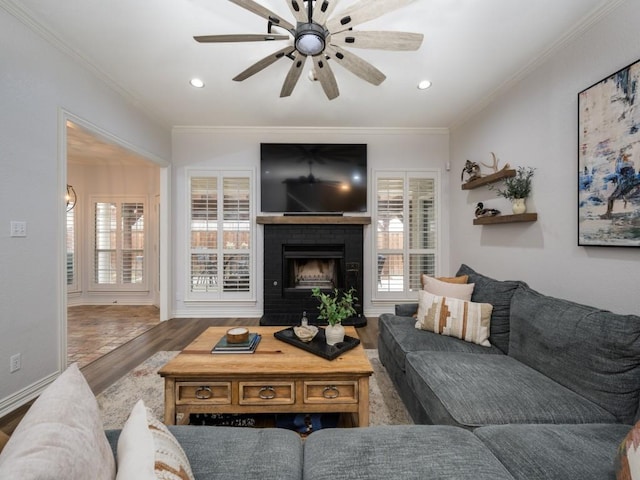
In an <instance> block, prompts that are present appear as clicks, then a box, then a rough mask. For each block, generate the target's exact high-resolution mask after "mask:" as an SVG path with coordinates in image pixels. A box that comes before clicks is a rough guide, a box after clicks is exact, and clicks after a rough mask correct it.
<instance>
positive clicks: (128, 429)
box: [116, 400, 194, 480]
mask: <svg viewBox="0 0 640 480" xmlns="http://www.w3.org/2000/svg"><path fill="white" fill-rule="evenodd" d="M147 479H148V480H194V477H193V473H192V472H191V466H190V465H189V460H188V459H187V455H186V454H185V453H184V450H183V449H182V447H181V446H180V444H179V443H178V440H176V438H175V437H174V436H173V435H172V434H171V432H170V431H169V429H167V427H166V425H164V424H163V423H161V422H160V421H159V420H158V419H156V418H155V417H154V415H153V413H151V410H149V409H147V408H146V407H145V405H144V402H143V401H142V400H138V403H136V404H135V406H134V407H133V410H131V414H130V415H129V418H128V419H127V421H126V423H125V424H124V427H123V428H122V432H121V433H120V438H119V439H118V474H117V476H116V480H147Z"/></svg>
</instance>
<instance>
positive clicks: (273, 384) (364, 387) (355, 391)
mask: <svg viewBox="0 0 640 480" xmlns="http://www.w3.org/2000/svg"><path fill="white" fill-rule="evenodd" d="M229 328H230V327H210V328H208V329H207V330H206V331H205V332H204V333H203V334H202V335H200V336H199V337H198V338H197V339H195V340H194V341H193V343H191V344H190V345H188V346H187V348H185V349H184V350H183V351H182V352H181V353H180V354H178V356H176V357H175V358H174V359H173V360H171V361H169V362H168V363H167V364H166V365H165V366H164V367H162V368H161V369H160V371H159V372H158V373H159V374H160V375H161V376H162V377H164V382H165V393H164V423H166V424H167V425H173V424H187V423H189V415H190V414H192V413H232V414H234V413H241V414H247V413H249V414H251V413H254V414H262V413H269V414H273V413H326V412H339V413H344V414H349V416H350V417H351V418H350V420H351V422H347V423H350V424H351V425H353V426H361V427H364V426H368V425H369V376H371V374H372V373H373V370H372V368H371V364H370V363H369V359H368V358H367V356H366V354H365V352H364V349H363V348H362V345H357V346H356V347H355V348H353V349H351V350H349V351H347V352H345V353H344V354H342V355H341V356H339V357H337V358H336V359H334V360H325V359H324V358H322V357H319V356H317V355H314V354H313V353H310V352H307V351H305V350H302V349H300V348H298V347H295V346H293V345H290V344H288V343H285V342H282V341H280V340H278V339H276V338H274V336H273V334H274V333H275V332H277V331H278V330H282V329H283V328H285V327H249V330H250V331H252V332H257V333H259V334H261V335H262V340H261V342H260V344H259V345H258V348H257V350H256V351H255V353H252V354H215V355H214V354H212V353H211V348H212V347H213V346H214V345H215V344H216V342H217V341H218V340H219V339H220V338H222V337H223V336H224V335H225V333H226V331H227V330H228V329H229ZM345 330H346V334H347V335H348V336H350V337H357V336H358V334H357V333H356V329H355V328H354V327H345Z"/></svg>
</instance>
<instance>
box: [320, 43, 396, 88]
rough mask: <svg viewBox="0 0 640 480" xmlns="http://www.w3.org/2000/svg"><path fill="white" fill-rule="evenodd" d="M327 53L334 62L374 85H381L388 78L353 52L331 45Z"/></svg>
mask: <svg viewBox="0 0 640 480" xmlns="http://www.w3.org/2000/svg"><path fill="white" fill-rule="evenodd" d="M325 52H326V53H327V55H329V56H330V57H331V59H332V60H335V61H336V63H339V64H340V65H342V66H343V67H344V68H346V69H347V70H349V71H350V72H351V73H353V74H354V75H357V76H358V77H360V78H361V79H363V80H365V81H367V82H369V83H371V84H373V85H380V84H381V83H382V82H384V80H385V79H386V78H387V77H386V75H385V74H384V73H382V72H381V71H380V70H378V69H377V68H376V67H374V66H373V65H371V64H370V63H369V62H367V61H365V60H363V59H362V58H360V57H358V56H357V55H354V54H353V53H351V52H347V51H346V50H343V49H341V48H340V47H337V46H335V45H329V46H327V48H326V50H325Z"/></svg>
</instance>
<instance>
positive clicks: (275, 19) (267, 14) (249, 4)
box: [229, 0, 295, 30]
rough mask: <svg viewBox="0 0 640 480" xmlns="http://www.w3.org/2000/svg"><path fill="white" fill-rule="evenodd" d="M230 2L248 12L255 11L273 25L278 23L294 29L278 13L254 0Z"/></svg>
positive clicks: (232, 0)
mask: <svg viewBox="0 0 640 480" xmlns="http://www.w3.org/2000/svg"><path fill="white" fill-rule="evenodd" d="M229 1H230V2H231V3H235V4H236V5H238V6H239V7H242V8H244V9H246V10H249V11H250V12H253V13H255V14H256V15H258V16H260V17H262V18H266V19H267V20H269V21H270V22H272V23H273V24H274V25H278V26H280V27H282V28H286V29H287V30H295V27H294V26H293V25H292V24H291V23H289V22H288V21H286V20H285V19H284V18H282V17H281V16H280V15H278V14H276V13H274V12H272V11H271V10H269V9H268V8H265V7H263V6H262V5H260V4H259V3H256V2H254V1H253V0H229Z"/></svg>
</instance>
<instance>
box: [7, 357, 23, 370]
mask: <svg viewBox="0 0 640 480" xmlns="http://www.w3.org/2000/svg"><path fill="white" fill-rule="evenodd" d="M20 367H22V355H21V354H19V353H16V354H15V355H11V358H9V373H15V372H17V371H18V370H20Z"/></svg>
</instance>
